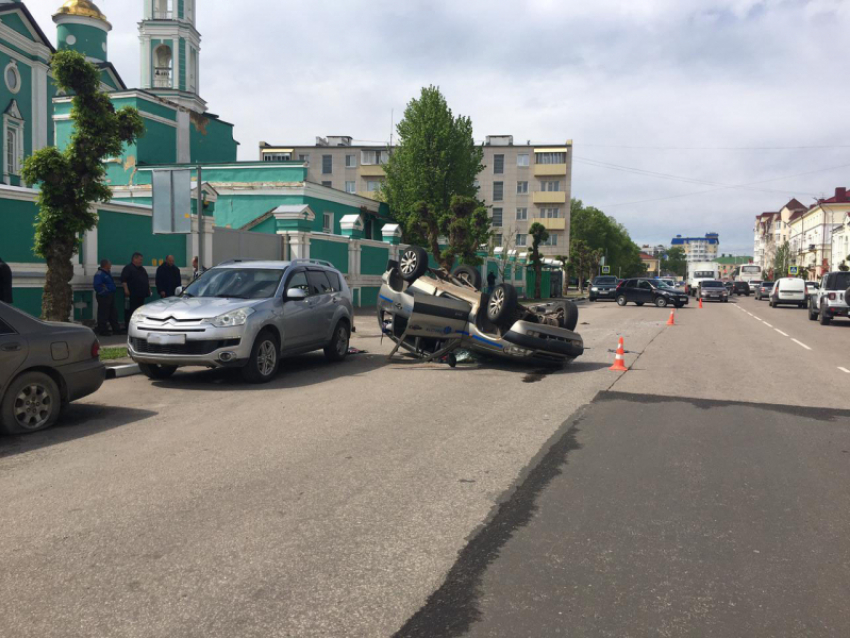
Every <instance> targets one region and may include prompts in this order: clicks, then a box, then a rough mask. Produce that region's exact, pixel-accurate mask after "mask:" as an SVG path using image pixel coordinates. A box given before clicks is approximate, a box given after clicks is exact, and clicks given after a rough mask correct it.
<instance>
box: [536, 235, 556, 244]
mask: <svg viewBox="0 0 850 638" xmlns="http://www.w3.org/2000/svg"><path fill="white" fill-rule="evenodd" d="M540 245H541V246H557V245H558V236H557V235H553V234H552V233H549V239H547V240H546V241H541V242H540Z"/></svg>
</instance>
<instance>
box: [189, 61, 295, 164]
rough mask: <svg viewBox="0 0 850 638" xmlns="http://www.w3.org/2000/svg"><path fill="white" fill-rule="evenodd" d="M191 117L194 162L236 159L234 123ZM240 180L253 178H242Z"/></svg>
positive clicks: (195, 115) (191, 147) (190, 140)
mask: <svg viewBox="0 0 850 638" xmlns="http://www.w3.org/2000/svg"><path fill="white" fill-rule="evenodd" d="M181 77H182V73H181ZM182 81H183V80H181V82H182ZM191 118H192V119H191V124H190V125H189V152H190V153H191V157H192V162H195V163H198V162H200V163H202V164H204V163H215V162H222V163H224V162H235V161H236V150H237V148H238V146H239V145H238V144H237V143H236V140H234V139H233V125H232V124H229V123H227V122H223V121H221V120H219V119H216V118H211V117H205V116H203V115H197V114H192V116H191ZM305 172H306V171H305ZM239 181H252V180H245V179H240V180H239Z"/></svg>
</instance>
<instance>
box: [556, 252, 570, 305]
mask: <svg viewBox="0 0 850 638" xmlns="http://www.w3.org/2000/svg"><path fill="white" fill-rule="evenodd" d="M555 259H557V260H558V261H560V262H561V269H562V270H563V271H564V292H563V294H564V297H566V296H567V295H568V294H569V292H570V258H569V257H568V256H567V255H558V256H557V257H555Z"/></svg>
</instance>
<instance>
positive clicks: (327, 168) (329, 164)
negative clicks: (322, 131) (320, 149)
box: [322, 155, 334, 175]
mask: <svg viewBox="0 0 850 638" xmlns="http://www.w3.org/2000/svg"><path fill="white" fill-rule="evenodd" d="M333 172H334V156H333V155H322V174H323V175H330V174H331V173H333Z"/></svg>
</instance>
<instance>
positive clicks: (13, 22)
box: [3, 13, 35, 44]
mask: <svg viewBox="0 0 850 638" xmlns="http://www.w3.org/2000/svg"><path fill="white" fill-rule="evenodd" d="M3 24H5V25H6V26H7V27H9V28H10V29H12V31H16V32H18V33H20V34H21V35H23V36H26V38H27V39H28V40H33V37H32V33H30V30H29V29H28V28H27V25H26V24H24V21H23V20H21V18H20V16H17V15H15V14H14V13H4V14H3ZM33 41H35V40H33ZM4 44H5V43H4Z"/></svg>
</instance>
